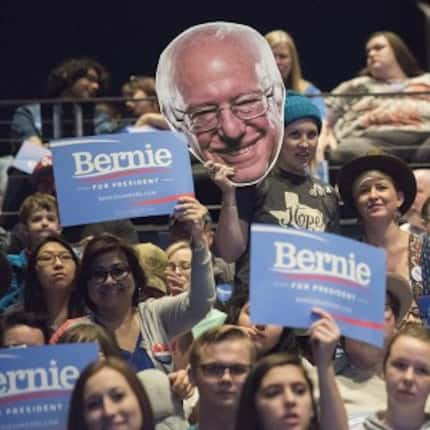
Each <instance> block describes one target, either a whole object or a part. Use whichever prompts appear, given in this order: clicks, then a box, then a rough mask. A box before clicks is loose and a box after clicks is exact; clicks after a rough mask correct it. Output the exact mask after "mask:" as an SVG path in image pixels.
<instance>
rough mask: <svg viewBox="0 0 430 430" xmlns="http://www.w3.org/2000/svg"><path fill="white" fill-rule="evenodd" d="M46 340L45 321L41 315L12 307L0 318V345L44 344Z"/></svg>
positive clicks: (46, 329)
mask: <svg viewBox="0 0 430 430" xmlns="http://www.w3.org/2000/svg"><path fill="white" fill-rule="evenodd" d="M47 341H48V327H47V321H46V320H45V318H44V317H43V316H41V315H36V314H34V313H32V312H24V311H23V310H22V309H18V308H14V309H9V310H8V311H7V312H5V313H4V314H3V315H2V317H1V320H0V347H17V346H24V345H25V346H35V345H44V344H45V343H47Z"/></svg>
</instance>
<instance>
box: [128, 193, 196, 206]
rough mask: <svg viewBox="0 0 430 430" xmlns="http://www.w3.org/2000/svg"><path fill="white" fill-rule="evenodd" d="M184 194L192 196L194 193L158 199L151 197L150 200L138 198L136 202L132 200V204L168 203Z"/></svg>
mask: <svg viewBox="0 0 430 430" xmlns="http://www.w3.org/2000/svg"><path fill="white" fill-rule="evenodd" d="M185 196H190V197H194V193H184V194H175V195H173V196H168V197H161V198H159V199H152V200H139V201H137V202H134V203H133V205H135V206H147V205H160V204H162V203H168V202H173V201H175V200H179V199H180V198H181V197H185Z"/></svg>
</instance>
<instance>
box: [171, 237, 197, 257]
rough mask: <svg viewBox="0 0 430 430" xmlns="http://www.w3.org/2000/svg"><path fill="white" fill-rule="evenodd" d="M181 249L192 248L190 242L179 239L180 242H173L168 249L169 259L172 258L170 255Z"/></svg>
mask: <svg viewBox="0 0 430 430" xmlns="http://www.w3.org/2000/svg"><path fill="white" fill-rule="evenodd" d="M180 249H191V245H190V242H187V241H186V240H179V241H178V242H173V243H172V244H171V245H170V246H168V247H167V249H166V255H167V260H170V257H171V256H172V255H173V254H175V253H176V252H178V251H179V250H180Z"/></svg>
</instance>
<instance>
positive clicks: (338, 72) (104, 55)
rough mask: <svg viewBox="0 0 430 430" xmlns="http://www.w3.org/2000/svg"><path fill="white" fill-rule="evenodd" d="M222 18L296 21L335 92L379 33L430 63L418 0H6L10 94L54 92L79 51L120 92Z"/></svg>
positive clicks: (322, 80) (304, 46) (1, 28)
mask: <svg viewBox="0 0 430 430" xmlns="http://www.w3.org/2000/svg"><path fill="white" fill-rule="evenodd" d="M213 20H226V21H235V22H240V23H243V24H248V25H251V26H252V27H254V28H256V29H257V30H258V31H260V32H262V33H265V32H267V31H270V30H273V29H277V28H281V29H286V30H287V31H289V32H290V33H291V34H292V35H293V37H294V39H295V41H296V43H297V47H298V50H299V54H300V57H301V63H302V68H303V71H304V76H305V78H306V79H308V80H311V81H313V82H314V83H315V84H316V85H317V86H318V87H320V88H321V89H322V90H327V91H328V90H330V89H332V88H333V87H334V86H335V85H337V84H338V83H339V82H341V81H343V80H346V79H349V78H351V77H352V76H353V75H354V73H355V72H356V71H357V70H358V69H359V68H361V67H362V66H363V65H364V42H365V39H366V36H367V35H368V34H369V33H371V32H373V31H377V30H384V29H386V30H392V31H395V32H397V33H398V34H400V35H401V36H402V37H403V38H404V39H405V41H406V42H407V43H408V45H409V46H410V47H411V48H412V50H413V52H414V53H415V54H416V55H417V57H418V59H419V60H420V62H421V64H422V65H423V66H424V65H425V64H426V61H427V58H426V55H427V53H426V47H425V20H424V17H423V15H422V12H420V11H419V9H418V8H417V6H416V2H415V1H413V0H283V1H276V2H275V1H262V0H253V1H252V2H251V0H249V1H242V0H236V1H235V0H230V1H229V2H225V3H224V2H216V1H210V0H201V1H198V2H197V1H188V2H187V1H185V0H183V1H182V2H179V1H176V2H161V1H157V0H153V1H144V0H140V1H130V0H111V2H108V1H105V2H102V1H99V0H93V1H92V0H87V1H86V2H84V1H81V0H76V1H63V0H57V1H56V2H53V1H50V0H46V1H45V0H38V1H34V0H33V1H28V0H21V1H18V0H15V1H10V0H0V49H1V57H0V58H1V67H0V98H1V99H14V98H28V97H41V96H44V94H45V82H46V77H47V75H48V72H49V70H50V69H51V68H53V67H54V66H55V65H56V64H57V63H59V62H60V61H62V60H63V59H65V58H68V57H74V56H92V57H95V58H96V59H97V60H99V61H100V62H101V63H103V64H104V65H105V66H106V67H107V68H108V69H109V71H110V72H111V74H112V89H111V91H110V95H119V88H120V85H121V83H122V82H123V81H124V80H126V79H127V77H128V76H129V75H130V74H151V75H153V74H154V72H155V68H156V65H157V59H158V55H159V53H160V52H161V51H162V49H163V48H164V47H165V46H166V44H167V43H168V42H169V41H170V40H171V39H172V38H173V37H174V36H176V35H177V34H178V33H179V32H181V31H182V30H184V29H186V28H188V27H189V26H191V25H194V24H198V23H202V22H206V21H213Z"/></svg>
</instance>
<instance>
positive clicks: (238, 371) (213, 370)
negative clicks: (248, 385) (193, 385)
mask: <svg viewBox="0 0 430 430" xmlns="http://www.w3.org/2000/svg"><path fill="white" fill-rule="evenodd" d="M200 368H201V369H202V372H203V375H205V376H206V377H208V378H221V377H222V376H224V374H225V371H226V370H227V369H228V373H229V374H230V376H231V377H233V378H234V377H235V376H244V375H246V374H247V373H248V371H249V369H250V368H251V365H250V364H221V363H208V364H201V365H200Z"/></svg>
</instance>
